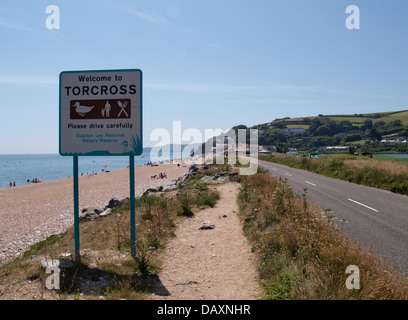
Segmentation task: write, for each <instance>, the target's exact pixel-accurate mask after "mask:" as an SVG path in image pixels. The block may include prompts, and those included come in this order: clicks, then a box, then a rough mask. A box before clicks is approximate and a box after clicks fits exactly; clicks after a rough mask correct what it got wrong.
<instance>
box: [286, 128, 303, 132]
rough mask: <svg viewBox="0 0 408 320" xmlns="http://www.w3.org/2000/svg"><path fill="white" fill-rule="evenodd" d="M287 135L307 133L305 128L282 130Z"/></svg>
mask: <svg viewBox="0 0 408 320" xmlns="http://www.w3.org/2000/svg"><path fill="white" fill-rule="evenodd" d="M282 130H283V132H285V133H305V132H306V129H305V128H284V129H282Z"/></svg>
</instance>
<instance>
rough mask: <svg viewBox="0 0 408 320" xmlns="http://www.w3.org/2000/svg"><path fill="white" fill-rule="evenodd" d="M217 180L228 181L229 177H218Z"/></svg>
mask: <svg viewBox="0 0 408 320" xmlns="http://www.w3.org/2000/svg"><path fill="white" fill-rule="evenodd" d="M217 181H218V182H220V183H226V182H229V177H219V178H218V179H217Z"/></svg>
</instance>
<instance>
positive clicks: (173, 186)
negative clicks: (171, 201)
mask: <svg viewBox="0 0 408 320" xmlns="http://www.w3.org/2000/svg"><path fill="white" fill-rule="evenodd" d="M177 182H178V181H177V180H173V181H171V182H169V183H166V184H165V185H164V186H163V191H172V190H176V189H177Z"/></svg>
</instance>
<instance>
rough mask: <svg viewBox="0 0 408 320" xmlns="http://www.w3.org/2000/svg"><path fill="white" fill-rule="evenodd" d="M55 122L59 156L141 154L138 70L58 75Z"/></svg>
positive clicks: (140, 88)
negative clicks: (58, 99)
mask: <svg viewBox="0 0 408 320" xmlns="http://www.w3.org/2000/svg"><path fill="white" fill-rule="evenodd" d="M59 122H60V136H59V138H60V150H59V153H60V154H61V155H63V156H74V155H75V156H86V155H92V156H95V155H103V156H105V155H129V156H131V155H140V154H142V152H143V144H142V140H143V137H142V71H141V70H139V69H131V70H100V71H64V72H61V74H60V119H59Z"/></svg>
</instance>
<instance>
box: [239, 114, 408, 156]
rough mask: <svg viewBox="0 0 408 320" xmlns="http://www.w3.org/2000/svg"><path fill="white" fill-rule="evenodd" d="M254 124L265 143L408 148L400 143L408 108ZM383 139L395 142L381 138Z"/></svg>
mask: <svg viewBox="0 0 408 320" xmlns="http://www.w3.org/2000/svg"><path fill="white" fill-rule="evenodd" d="M237 127H240V126H237ZM237 127H235V128H237ZM241 127H242V126H241ZM251 128H256V129H258V130H259V139H258V140H259V144H260V145H265V146H276V145H278V144H281V145H284V146H286V147H292V148H297V149H299V150H308V151H310V150H314V149H316V148H321V147H325V146H337V145H343V146H348V145H355V146H356V147H357V148H358V147H363V146H366V147H367V146H368V144H370V147H371V148H373V149H375V150H376V151H391V150H392V151H400V152H407V151H408V146H407V144H402V143H399V142H401V140H402V139H404V138H407V137H408V110H402V111H394V112H378V113H366V114H336V115H323V114H320V115H317V116H312V117H298V118H293V119H292V118H289V117H287V118H283V119H275V120H273V121H271V122H267V123H263V124H259V125H255V126H253V127H251ZM384 139H387V140H393V141H394V143H389V142H388V143H385V142H384V141H383V142H381V140H384ZM398 139H399V141H398ZM283 149H285V148H283Z"/></svg>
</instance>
